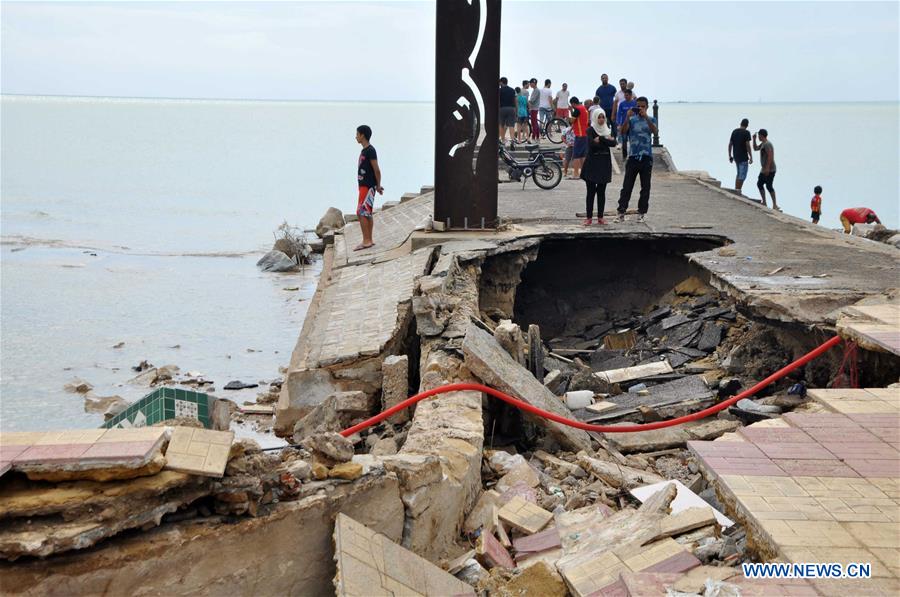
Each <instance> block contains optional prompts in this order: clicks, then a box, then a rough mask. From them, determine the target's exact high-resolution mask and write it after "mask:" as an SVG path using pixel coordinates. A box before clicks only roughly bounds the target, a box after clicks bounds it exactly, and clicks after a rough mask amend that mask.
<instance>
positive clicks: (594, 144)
mask: <svg viewBox="0 0 900 597" xmlns="http://www.w3.org/2000/svg"><path fill="white" fill-rule="evenodd" d="M615 146H616V139H615V137H613V136H612V131H611V130H610V129H609V125H608V124H606V113H605V112H603V110H594V111H593V112H592V113H591V127H590V128H589V129H588V152H587V159H586V160H585V161H584V166H583V167H582V169H581V179H582V180H584V184H585V186H586V187H587V199H586V206H587V216H586V219H585V220H584V225H585V226H590V225H591V223H592V222H593V215H594V214H593V212H594V197H596V198H597V223H598V224H606V222H605V221H604V220H603V210H604V208H605V207H606V185H607V183H609V182H610V181H611V180H612V156H611V155H610V153H609V150H610V148H611V147H615Z"/></svg>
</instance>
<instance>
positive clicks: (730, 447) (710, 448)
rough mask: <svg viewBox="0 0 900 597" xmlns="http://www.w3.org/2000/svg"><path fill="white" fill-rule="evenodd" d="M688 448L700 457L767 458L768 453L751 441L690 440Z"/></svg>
mask: <svg viewBox="0 0 900 597" xmlns="http://www.w3.org/2000/svg"><path fill="white" fill-rule="evenodd" d="M687 446H688V449H689V450H691V451H692V452H693V453H694V454H696V455H697V456H699V457H700V458H766V455H765V454H763V453H762V451H761V450H760V449H759V448H757V447H756V446H755V445H753V444H751V443H749V442H707V441H690V442H688V443H687Z"/></svg>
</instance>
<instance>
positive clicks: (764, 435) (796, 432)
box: [738, 419, 816, 444]
mask: <svg viewBox="0 0 900 597" xmlns="http://www.w3.org/2000/svg"><path fill="white" fill-rule="evenodd" d="M775 420H777V419H775ZM738 433H739V434H741V435H742V436H743V437H744V438H745V439H747V440H749V441H751V442H753V443H755V444H759V443H782V442H785V443H788V442H789V443H794V444H796V443H814V442H815V441H816V440H814V439H813V438H812V437H811V436H810V435H809V434H807V433H806V432H805V431H803V430H802V429H796V428H793V427H756V426H755V425H751V426H749V427H741V428H740V429H738Z"/></svg>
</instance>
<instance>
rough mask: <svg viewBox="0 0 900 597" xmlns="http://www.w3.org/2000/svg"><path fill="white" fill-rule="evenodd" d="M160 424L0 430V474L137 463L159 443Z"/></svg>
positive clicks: (144, 459) (139, 463)
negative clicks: (35, 430) (108, 427)
mask: <svg viewBox="0 0 900 597" xmlns="http://www.w3.org/2000/svg"><path fill="white" fill-rule="evenodd" d="M165 436H166V430H165V429H164V428H162V427H153V428H143V429H87V430H77V431H42V432H4V433H0V474H2V473H4V472H6V471H8V470H9V469H10V468H13V469H17V470H29V469H33V468H37V467H40V468H44V469H47V468H50V467H53V466H55V465H58V466H60V467H62V466H66V465H71V464H76V463H77V464H78V465H79V467H81V468H92V465H95V466H110V465H120V464H121V465H130V466H140V465H142V464H144V463H146V461H147V460H148V459H149V458H150V457H152V455H153V454H154V453H155V452H156V450H157V449H158V448H159V446H160V445H161V444H162V443H163V441H164V440H165Z"/></svg>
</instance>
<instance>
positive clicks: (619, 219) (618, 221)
mask: <svg viewBox="0 0 900 597" xmlns="http://www.w3.org/2000/svg"><path fill="white" fill-rule="evenodd" d="M624 221H625V214H619V215H617V216H616V224H621V223H623V222H624Z"/></svg>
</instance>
